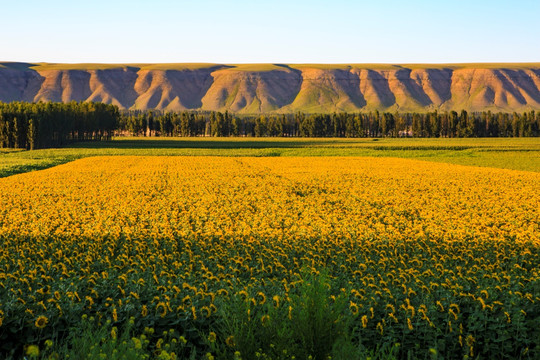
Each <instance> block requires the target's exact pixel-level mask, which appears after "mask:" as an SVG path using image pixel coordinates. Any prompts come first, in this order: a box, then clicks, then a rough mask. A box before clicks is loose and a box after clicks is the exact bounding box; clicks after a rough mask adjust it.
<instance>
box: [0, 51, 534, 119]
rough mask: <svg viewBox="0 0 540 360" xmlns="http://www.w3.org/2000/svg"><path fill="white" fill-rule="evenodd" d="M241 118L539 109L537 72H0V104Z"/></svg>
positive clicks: (247, 68) (503, 68) (291, 68)
mask: <svg viewBox="0 0 540 360" xmlns="http://www.w3.org/2000/svg"><path fill="white" fill-rule="evenodd" d="M15 100H23V101H30V102H33V101H35V102H38V101H62V102H68V101H71V100H75V101H101V102H105V103H111V104H115V105H118V106H119V107H121V108H124V109H150V108H155V109H165V110H184V109H203V110H222V111H224V110H229V111H233V112H238V113H261V112H296V111H304V112H334V111H359V110H363V111H368V110H374V109H378V110H385V111H394V110H399V111H429V110H435V109H438V110H452V109H456V110H460V109H467V110H475V111H481V110H491V111H525V110H531V109H540V63H534V64H409V65H407V64H403V65H390V64H351V65H341V64H340V65H325V64H291V65H283V64H239V65H223V64H125V65H123V64H48V63H38V64H30V63H13V62H2V63H0V101H3V102H9V101H15Z"/></svg>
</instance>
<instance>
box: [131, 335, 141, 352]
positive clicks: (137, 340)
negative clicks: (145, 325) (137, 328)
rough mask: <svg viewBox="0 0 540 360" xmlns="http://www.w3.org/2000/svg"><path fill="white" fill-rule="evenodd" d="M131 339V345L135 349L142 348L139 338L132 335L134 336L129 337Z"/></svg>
mask: <svg viewBox="0 0 540 360" xmlns="http://www.w3.org/2000/svg"><path fill="white" fill-rule="evenodd" d="M131 341H133V346H134V347H135V349H136V350H140V349H142V342H141V340H140V339H138V338H136V337H134V338H131Z"/></svg>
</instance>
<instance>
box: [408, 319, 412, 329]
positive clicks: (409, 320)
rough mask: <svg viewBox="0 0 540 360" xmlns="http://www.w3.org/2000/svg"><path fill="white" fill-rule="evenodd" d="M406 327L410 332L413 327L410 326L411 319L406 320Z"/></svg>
mask: <svg viewBox="0 0 540 360" xmlns="http://www.w3.org/2000/svg"><path fill="white" fill-rule="evenodd" d="M407 327H408V328H409V330H412V329H413V326H412V323H411V319H409V318H407Z"/></svg>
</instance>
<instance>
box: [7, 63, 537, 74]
mask: <svg viewBox="0 0 540 360" xmlns="http://www.w3.org/2000/svg"><path fill="white" fill-rule="evenodd" d="M20 65H24V64H23V63H9V62H5V63H0V68H6V67H14V66H18V67H20ZM26 67H27V68H30V69H33V70H37V71H40V70H105V69H122V68H125V67H135V68H140V69H141V70H198V69H207V68H216V69H218V68H229V69H230V70H232V71H258V72H260V71H272V70H281V71H283V70H284V69H287V68H290V69H298V70H301V69H308V68H309V69H319V70H338V69H340V70H349V69H372V70H396V69H400V68H403V69H411V70H414V69H452V70H458V69H499V68H504V69H513V70H523V69H531V68H535V69H538V68H540V63H455V64H230V65H225V64H213V63H159V64H127V63H126V64H96V63H88V64H56V63H35V64H26Z"/></svg>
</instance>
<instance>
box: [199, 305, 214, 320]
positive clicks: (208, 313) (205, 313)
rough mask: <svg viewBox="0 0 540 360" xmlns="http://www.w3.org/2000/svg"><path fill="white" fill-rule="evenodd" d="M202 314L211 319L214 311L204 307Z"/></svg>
mask: <svg viewBox="0 0 540 360" xmlns="http://www.w3.org/2000/svg"><path fill="white" fill-rule="evenodd" d="M201 314H202V315H203V316H204V317H205V318H209V317H210V315H212V311H211V310H210V308H209V307H208V306H203V307H201Z"/></svg>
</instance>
